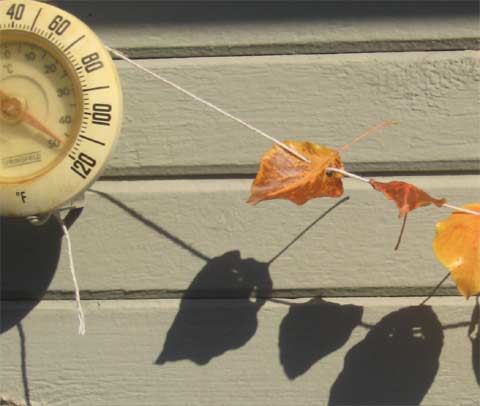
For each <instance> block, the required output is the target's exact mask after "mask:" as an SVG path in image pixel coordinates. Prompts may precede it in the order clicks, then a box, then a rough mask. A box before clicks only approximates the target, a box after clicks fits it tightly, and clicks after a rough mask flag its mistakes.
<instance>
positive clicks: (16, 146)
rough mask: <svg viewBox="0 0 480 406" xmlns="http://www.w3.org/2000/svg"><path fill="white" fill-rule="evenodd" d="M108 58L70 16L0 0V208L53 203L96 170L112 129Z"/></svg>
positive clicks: (20, 211)
mask: <svg viewBox="0 0 480 406" xmlns="http://www.w3.org/2000/svg"><path fill="white" fill-rule="evenodd" d="M121 117H122V99H121V89H120V85H119V80H118V76H117V73H116V70H115V67H114V65H113V62H112V60H111V58H110V56H109V54H108V52H107V51H106V50H105V48H104V47H103V45H102V44H101V42H100V41H99V40H98V38H97V37H96V36H95V34H94V33H93V32H92V31H91V30H90V29H89V28H88V27H87V26H86V25H84V24H83V23H82V22H81V21H79V20H78V19H77V18H76V17H74V16H72V15H70V14H68V13H66V12H64V11H62V10H60V9H58V8H55V7H53V6H51V5H48V4H45V3H39V2H35V1H23V2H18V1H10V0H4V1H1V2H0V215H3V216H5V215H7V216H28V215H33V214H42V213H47V212H49V211H52V210H54V209H55V208H57V207H59V206H61V205H63V204H64V203H65V202H68V201H69V200H71V199H73V198H74V197H75V196H76V195H78V194H79V193H81V192H82V191H83V190H85V189H86V188H87V187H88V186H89V185H90V184H91V183H92V182H93V181H94V180H95V178H96V177H97V176H98V175H99V174H100V171H101V169H102V168H103V167H104V166H105V164H106V162H107V159H108V157H109V155H110V152H111V150H112V147H113V145H114V143H115V140H116V138H117V136H118V133H119V129H120V123H121Z"/></svg>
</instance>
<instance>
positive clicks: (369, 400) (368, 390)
mask: <svg viewBox="0 0 480 406" xmlns="http://www.w3.org/2000/svg"><path fill="white" fill-rule="evenodd" d="M93 192H94V193H96V194H98V195H100V196H102V197H104V198H106V199H107V200H109V201H111V202H112V203H113V204H115V205H116V206H118V207H120V208H122V209H123V210H125V211H126V212H127V213H129V214H130V215H131V216H133V217H134V218H136V219H137V220H139V221H141V222H142V223H143V224H145V225H146V226H147V227H149V228H151V229H153V230H155V231H157V232H158V233H159V234H160V235H162V236H164V237H166V238H168V239H170V240H171V241H173V242H175V243H176V244H177V245H178V246H179V247H181V248H183V249H185V250H186V251H188V252H190V253H191V254H192V255H194V256H197V257H198V258H201V259H203V260H205V261H206V264H205V266H204V267H203V268H202V269H201V270H200V272H199V273H198V274H197V276H196V277H195V279H194V280H193V281H192V282H191V284H190V286H189V287H188V289H187V291H186V292H185V294H184V296H183V298H182V301H181V303H180V308H179V311H178V313H177V315H176V317H175V320H174V322H173V323H172V325H171V326H170V329H169V331H168V333H167V336H166V338H165V342H164V347H163V349H162V351H161V353H160V355H159V356H158V358H157V360H156V362H155V363H156V364H159V365H162V364H165V363H166V362H169V361H171V362H174V361H179V360H187V359H188V360H191V361H193V362H194V363H196V364H198V365H205V364H207V363H208V362H210V361H211V360H212V359H213V358H215V357H218V356H220V355H222V354H223V353H225V352H226V351H228V350H234V349H237V348H240V347H241V346H243V345H245V344H246V343H247V342H248V341H249V340H250V339H251V338H252V337H253V335H254V334H255V332H256V330H257V326H258V320H257V315H258V312H259V310H260V309H261V307H262V306H263V305H264V303H265V301H266V300H270V301H274V302H279V303H283V304H287V305H288V306H290V308H289V311H288V313H287V315H286V316H285V318H284V319H283V321H282V323H281V326H280V333H279V349H280V362H281V364H282V366H283V368H284V371H285V374H286V375H287V376H288V377H289V378H290V379H295V378H297V377H298V376H300V375H302V374H304V373H305V372H307V371H308V370H309V369H310V368H311V367H312V366H313V365H314V364H315V363H316V362H317V361H319V360H321V359H323V358H324V357H326V356H328V355H329V354H331V353H333V352H334V351H336V350H338V349H339V348H341V347H342V346H343V345H344V344H345V343H346V342H347V341H348V340H349V338H350V336H351V334H352V332H353V330H354V329H355V328H356V327H362V328H367V329H370V331H369V332H368V334H367V336H366V337H365V338H364V339H363V340H362V341H361V342H360V343H359V344H357V345H355V346H354V347H353V348H352V349H351V350H350V351H349V352H348V354H347V355H346V357H345V363H344V367H343V370H342V372H341V373H340V375H339V376H338V378H337V379H336V381H335V383H334V385H333V386H332V388H331V392H330V401H329V404H330V405H337V404H339V405H340V404H343V405H346V404H364V405H367V404H368V405H370V404H371V405H374V404H409V405H415V404H419V403H420V402H421V400H422V399H423V397H424V396H425V394H426V393H427V391H428V390H429V388H430V386H431V384H432V383H433V380H434V378H435V376H436V374H437V371H438V365H439V357H440V353H441V350H442V347H443V329H446V328H458V327H466V326H469V325H470V328H469V337H470V340H471V342H472V348H473V350H472V359H473V369H474V372H475V374H476V377H477V380H478V339H479V337H478V330H477V329H478V327H480V324H479V323H480V320H478V317H479V310H478V302H477V305H476V307H475V309H474V312H473V314H472V321H471V322H470V323H469V322H461V323H456V324H454V325H451V326H442V325H441V324H440V322H439V320H438V318H437V316H436V315H435V313H434V312H433V311H432V309H431V308H430V307H429V306H425V305H422V306H412V307H408V308H404V309H401V310H398V311H396V312H393V313H390V314H389V315H387V316H386V317H384V318H383V319H382V320H381V321H380V322H379V323H378V324H376V325H368V324H366V323H363V322H362V321H361V319H362V315H363V308H362V307H360V306H355V305H340V304H337V303H331V302H328V301H326V300H324V299H322V298H313V299H311V300H310V301H309V302H307V303H303V304H291V303H289V302H286V301H282V300H279V299H269V297H271V290H272V280H271V277H270V273H269V266H270V264H272V263H273V262H274V261H275V260H276V259H277V258H278V257H280V256H281V255H282V254H283V253H284V252H285V251H286V250H288V249H289V248H290V247H291V246H292V245H293V244H295V243H296V242H297V241H298V240H299V239H300V238H301V237H303V235H304V234H305V233H306V232H308V231H309V230H310V229H311V228H312V227H313V226H315V225H316V224H317V223H318V222H319V221H320V220H321V219H323V218H324V217H325V216H326V215H328V214H329V213H330V212H331V211H332V210H334V209H335V208H336V207H338V206H339V205H340V204H342V203H343V202H345V201H346V200H348V198H344V199H342V200H340V201H338V202H336V203H335V204H334V205H333V206H331V207H330V208H329V209H328V210H326V211H325V212H324V213H322V214H321V215H320V216H319V217H318V218H317V219H316V220H315V221H314V222H312V223H311V224H310V225H309V226H308V227H306V228H305V229H304V230H303V231H302V232H301V233H299V234H298V235H297V236H296V237H295V238H294V239H293V240H292V241H291V242H290V243H289V244H287V246H286V247H284V248H283V249H281V250H280V251H279V252H278V253H277V254H276V255H275V256H274V257H273V258H272V259H271V260H270V261H269V262H267V263H262V262H258V261H256V260H255V259H253V258H247V259H242V258H241V255H240V252H238V251H230V252H227V253H225V254H223V255H221V256H219V257H215V258H212V259H210V258H209V257H208V256H206V255H205V254H203V253H201V252H199V251H197V250H196V249H195V248H193V247H192V246H191V245H189V244H187V243H186V242H184V241H182V240H181V239H179V238H178V237H176V236H174V235H172V234H171V233H169V232H168V231H167V230H165V229H163V228H162V227H160V226H158V225H157V224H155V223H153V222H152V221H151V220H149V219H147V218H145V217H143V216H142V215H141V214H140V213H138V212H136V211H135V210H133V209H132V208H130V207H128V206H127V205H125V204H124V203H122V202H121V201H119V200H117V199H116V198H114V197H112V196H110V195H108V194H106V193H104V192H99V191H93ZM219 294H220V295H224V296H223V297H224V300H222V301H215V300H214V299H213V298H219ZM198 298H202V300H196V299H198ZM209 299H212V300H209ZM218 302H220V303H218ZM477 326H478V327H477ZM476 357H477V358H476Z"/></svg>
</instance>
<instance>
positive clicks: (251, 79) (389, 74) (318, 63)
mask: <svg viewBox="0 0 480 406" xmlns="http://www.w3.org/2000/svg"><path fill="white" fill-rule="evenodd" d="M479 61H480V59H479V54H478V52H476V51H462V52H430V53H426V52H416V53H386V54H360V55H321V56H318V55H317V56H272V57H250V58H200V59H198V58H192V59H175V60H167V61H165V60H142V61H140V63H143V64H144V65H145V66H146V67H148V68H150V69H152V70H154V71H156V72H161V73H162V74H163V75H165V76H166V77H167V78H169V79H171V80H173V81H174V82H175V83H178V84H180V85H182V86H183V87H185V88H187V89H189V90H191V91H193V92H194V93H196V94H197V95H199V96H201V97H203V98H205V99H206V100H208V101H211V102H213V103H215V104H217V105H218V106H221V107H222V108H224V109H226V110H227V111H229V112H231V113H233V114H235V115H237V116H238V117H241V118H242V119H244V120H246V121H248V122H249V123H252V124H253V125H255V126H257V127H258V128H261V129H262V130H264V131H266V132H267V133H269V134H272V135H273V136H275V137H277V138H280V139H282V140H284V139H293V140H302V141H303V140H309V141H312V142H316V143H318V144H320V145H328V146H331V147H340V146H342V145H344V144H346V143H348V142H349V141H351V140H352V139H353V138H354V137H355V136H356V135H358V134H360V133H361V132H363V131H365V130H367V129H368V128H370V127H373V126H374V125H375V124H377V123H379V122H382V121H384V120H399V121H400V124H399V125H398V126H396V127H395V128H388V129H385V130H382V132H381V133H377V134H375V135H374V136H372V137H371V139H369V140H365V141H363V142H362V143H359V144H358V145H355V146H354V147H352V148H351V149H350V150H349V151H348V152H347V153H345V154H344V159H345V161H346V163H347V164H350V163H351V164H352V167H351V169H352V170H356V171H381V172H392V171H393V172H398V171H421V170H427V171H462V170H470V171H471V170H478V169H479V168H480V158H479V145H478V132H477V131H476V130H478V128H480V117H479V114H478V107H479V105H478V86H479V84H480V83H479V81H480V74H479V72H480V70H479V66H480V64H479ZM119 68H120V75H121V78H122V83H123V88H124V92H125V104H126V106H125V119H124V129H123V131H122V137H121V139H120V143H119V145H118V148H117V150H116V152H115V155H114V157H113V159H112V161H111V163H110V165H109V168H108V170H107V172H106V174H107V175H117V176H121V175H130V176H135V175H137V176H138V175H143V176H156V175H157V176H158V175H164V176H165V175H169V176H172V175H192V174H197V175H199V174H228V173H234V174H238V173H248V174H252V173H255V171H256V169H257V167H258V161H259V159H260V157H261V156H262V155H263V154H264V152H265V151H266V150H267V149H268V148H269V147H270V145H271V142H270V141H268V140H266V139H263V138H262V137H260V136H259V135H257V134H255V133H253V132H252V131H250V130H248V129H246V128H244V127H242V126H240V125H239V124H238V123H236V122H234V121H232V120H231V119H229V118H227V117H223V116H222V115H220V114H219V113H218V112H216V111H213V110H211V109H209V108H208V107H206V106H204V105H202V104H199V103H198V102H196V101H194V100H192V99H190V98H189V97H188V96H186V95H184V94H182V93H180V92H179V91H178V90H175V89H172V88H170V87H168V86H167V85H165V84H163V83H161V82H159V81H157V80H155V79H154V78H152V77H150V76H147V75H146V74H144V73H143V72H139V71H138V69H136V68H134V67H132V66H130V65H128V66H127V65H126V64H125V63H123V62H121V63H119Z"/></svg>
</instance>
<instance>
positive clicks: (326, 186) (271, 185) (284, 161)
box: [248, 141, 343, 204]
mask: <svg viewBox="0 0 480 406" xmlns="http://www.w3.org/2000/svg"><path fill="white" fill-rule="evenodd" d="M284 144H286V145H287V146H288V147H289V148H292V149H293V150H295V151H296V152H298V153H299V154H301V155H302V156H304V157H305V158H307V159H308V160H309V161H310V162H305V161H302V160H301V159H299V158H298V157H296V156H294V155H293V154H292V153H291V152H288V151H286V150H285V149H283V148H282V147H280V146H278V145H275V146H274V147H273V148H271V149H270V150H269V151H268V152H267V153H266V154H265V155H264V156H263V157H262V160H261V162H260V169H259V171H258V174H257V177H256V178H255V181H254V182H253V185H252V190H251V196H250V198H249V199H248V203H251V204H257V203H258V202H261V201H262V200H270V199H288V200H291V201H292V202H294V203H296V204H304V203H305V202H307V201H308V200H310V199H313V198H315V197H322V196H329V197H339V196H341V195H342V194H343V184H342V177H343V176H342V175H340V174H338V173H331V174H328V175H327V173H326V169H327V168H328V167H332V168H343V164H342V161H341V159H340V155H339V153H338V151H336V150H333V149H330V148H327V147H323V146H320V145H316V144H313V143H310V142H297V141H285V142H284Z"/></svg>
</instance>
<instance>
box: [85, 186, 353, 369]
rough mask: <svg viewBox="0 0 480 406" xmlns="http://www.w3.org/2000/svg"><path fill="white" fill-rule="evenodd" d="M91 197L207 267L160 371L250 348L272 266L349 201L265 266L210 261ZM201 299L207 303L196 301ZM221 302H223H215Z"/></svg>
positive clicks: (185, 302) (171, 335)
mask: <svg viewBox="0 0 480 406" xmlns="http://www.w3.org/2000/svg"><path fill="white" fill-rule="evenodd" d="M90 191H91V192H93V193H95V194H97V195H99V196H101V197H103V198H105V199H107V200H108V201H110V202H111V203H113V204H115V205H116V206H117V207H119V208H121V209H123V210H124V211H125V212H127V213H128V214H129V215H131V216H132V217H133V218H135V219H136V220H138V221H140V222H141V223H143V224H144V225H145V226H147V227H149V228H151V229H152V230H155V231H156V232H157V233H159V234H160V235H162V236H164V237H166V238H168V239H169V240H171V241H172V242H174V243H175V244H176V245H177V246H179V247H180V248H183V249H185V250H186V251H188V252H189V253H190V254H192V255H194V256H196V257H198V258H200V259H203V260H204V261H205V262H206V264H205V266H204V267H203V268H202V269H201V270H200V271H199V273H198V274H197V275H196V276H195V278H194V279H193V281H192V282H191V283H190V285H189V287H188V288H187V289H186V291H185V292H184V294H183V296H182V299H181V302H180V306H179V310H178V313H177V315H176V316H175V319H174V321H173V323H172V325H171V326H170V328H169V330H168V332H167V336H166V338H165V341H164V345H163V349H162V351H161V352H160V354H159V355H158V357H157V359H156V361H155V363H156V364H158V365H163V364H165V363H167V362H174V361H180V360H187V359H188V360H190V361H192V362H194V363H196V364H198V365H205V364H207V363H208V362H210V361H211V360H212V359H213V358H215V357H218V356H220V355H222V354H224V353H225V352H226V351H229V350H233V349H237V348H240V347H242V346H243V345H245V344H246V343H247V342H248V341H249V340H250V339H251V338H252V337H253V336H254V334H255V332H256V330H257V327H258V319H257V313H258V311H259V310H260V308H261V307H262V306H263V305H264V304H265V301H266V300H267V298H269V297H271V292H272V289H273V282H272V279H271V277H270V271H269V266H270V264H272V263H273V262H274V261H275V260H276V259H277V258H279V257H280V256H281V255H282V254H283V253H284V252H285V251H286V250H288V249H289V248H290V247H291V246H292V245H293V244H294V243H296V242H297V241H298V240H299V239H300V238H301V237H302V236H303V235H304V234H305V233H306V232H307V231H309V230H310V229H311V228H312V227H313V226H314V225H315V224H317V223H318V222H319V221H320V220H321V219H323V218H324V217H325V216H327V215H328V214H329V213H330V212H331V211H332V210H334V209H335V208H336V207H338V206H339V205H340V204H342V203H344V202H345V201H347V200H348V199H349V197H345V198H343V199H341V200H339V201H337V202H335V204H334V205H332V206H331V207H330V208H329V209H327V210H326V211H324V212H323V213H322V214H321V215H320V216H319V217H318V218H317V219H316V220H315V221H313V222H312V223H311V224H310V225H309V226H307V227H306V228H305V229H304V230H303V231H302V232H300V233H299V234H298V235H297V236H296V237H295V238H294V239H292V241H290V242H289V243H288V244H287V245H286V246H285V247H284V248H283V249H281V250H280V251H279V252H278V253H277V254H276V255H274V256H273V257H272V259H271V260H270V261H268V262H266V263H265V262H260V261H258V260H256V259H254V258H245V259H242V257H241V254H240V252H239V251H238V250H233V251H229V252H226V253H224V254H222V255H220V256H218V257H215V258H210V257H208V256H207V255H205V254H203V253H202V252H200V251H198V250H197V249H195V248H194V247H192V246H191V245H190V244H187V243H186V242H185V241H183V240H181V239H180V238H178V237H177V236H175V235H173V234H172V233H170V232H169V231H167V230H165V229H164V228H163V227H161V226H159V225H158V224H156V223H154V222H153V221H151V220H150V219H148V218H146V217H144V216H143V215H142V214H140V213H138V212H137V211H136V210H134V209H133V208H131V207H129V206H128V205H126V204H125V203H123V202H122V201H120V200H118V199H117V198H115V197H113V196H111V195H110V194H108V193H105V192H101V191H98V190H94V189H90ZM199 298H201V299H203V300H196V299H199ZM219 298H221V299H223V300H222V301H215V299H219Z"/></svg>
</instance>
